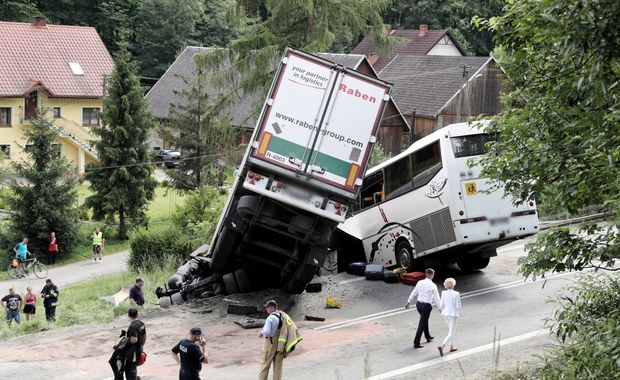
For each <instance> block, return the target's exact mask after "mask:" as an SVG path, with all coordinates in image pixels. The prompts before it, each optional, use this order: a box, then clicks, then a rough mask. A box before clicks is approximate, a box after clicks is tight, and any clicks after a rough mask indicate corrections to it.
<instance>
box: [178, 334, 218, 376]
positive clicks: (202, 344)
mask: <svg viewBox="0 0 620 380" xmlns="http://www.w3.org/2000/svg"><path fill="white" fill-rule="evenodd" d="M196 342H198V344H196ZM171 351H172V352H171V354H172V357H173V358H174V360H175V361H176V362H177V364H180V365H181V368H180V369H179V380H200V371H201V370H202V363H204V364H207V363H208V362H209V359H208V358H207V341H206V340H205V339H204V338H203V337H202V330H201V329H200V327H192V328H191V329H190V330H189V336H188V337H187V339H181V341H180V342H179V343H177V344H176V346H174V347H172V350H171ZM179 355H180V356H181V357H180V358H179Z"/></svg>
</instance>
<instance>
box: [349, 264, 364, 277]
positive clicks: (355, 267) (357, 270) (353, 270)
mask: <svg viewBox="0 0 620 380" xmlns="http://www.w3.org/2000/svg"><path fill="white" fill-rule="evenodd" d="M365 272H366V263H363V262H356V263H351V264H349V268H348V269H347V273H348V274H354V275H356V276H363V275H364V273H365Z"/></svg>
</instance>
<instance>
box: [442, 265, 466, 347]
mask: <svg viewBox="0 0 620 380" xmlns="http://www.w3.org/2000/svg"><path fill="white" fill-rule="evenodd" d="M454 285H456V280H455V279H453V278H452V277H449V278H446V280H445V281H444V282H443V286H444V287H445V288H446V290H444V291H443V292H441V299H440V300H439V310H441V315H443V317H444V319H445V320H446V322H447V323H448V335H447V336H446V338H445V339H444V340H443V344H442V345H441V346H439V347H438V349H439V355H440V356H443V350H444V348H445V347H446V344H448V343H450V352H454V351H456V347H454V333H455V331H456V320H457V319H458V317H459V310H460V309H461V294H460V293H459V292H457V291H455V290H454Z"/></svg>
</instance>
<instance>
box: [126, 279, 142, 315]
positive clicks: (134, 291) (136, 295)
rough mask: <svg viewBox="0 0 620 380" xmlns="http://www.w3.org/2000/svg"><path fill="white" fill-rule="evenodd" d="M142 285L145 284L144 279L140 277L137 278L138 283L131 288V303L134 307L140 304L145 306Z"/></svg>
mask: <svg viewBox="0 0 620 380" xmlns="http://www.w3.org/2000/svg"><path fill="white" fill-rule="evenodd" d="M142 286H144V279H142V277H138V278H136V284H135V285H134V286H132V287H131V289H129V303H130V304H131V306H132V307H135V308H137V307H138V306H144V293H143V292H142Z"/></svg>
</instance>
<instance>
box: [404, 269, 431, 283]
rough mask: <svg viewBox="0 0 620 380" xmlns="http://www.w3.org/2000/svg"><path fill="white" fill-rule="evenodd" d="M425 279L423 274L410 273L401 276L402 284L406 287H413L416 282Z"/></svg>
mask: <svg viewBox="0 0 620 380" xmlns="http://www.w3.org/2000/svg"><path fill="white" fill-rule="evenodd" d="M425 278H426V274H424V272H410V273H405V274H404V275H403V282H404V283H405V284H407V285H415V284H417V283H418V281H422V280H424V279H425Z"/></svg>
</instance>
